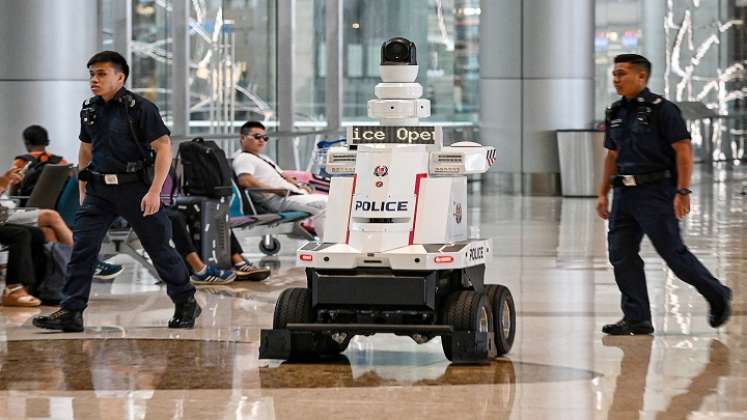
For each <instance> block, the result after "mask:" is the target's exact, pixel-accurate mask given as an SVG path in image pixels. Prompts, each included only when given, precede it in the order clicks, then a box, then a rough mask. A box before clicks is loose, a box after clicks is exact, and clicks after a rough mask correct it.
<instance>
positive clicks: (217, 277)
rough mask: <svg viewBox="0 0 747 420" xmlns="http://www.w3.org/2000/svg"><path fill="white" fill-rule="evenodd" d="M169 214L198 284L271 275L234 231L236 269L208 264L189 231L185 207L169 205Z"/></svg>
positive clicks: (176, 240) (176, 243)
mask: <svg viewBox="0 0 747 420" xmlns="http://www.w3.org/2000/svg"><path fill="white" fill-rule="evenodd" d="M165 210H166V214H168V216H169V219H171V229H172V236H171V239H172V240H173V241H174V246H175V247H176V250H177V251H178V252H179V254H181V255H182V257H184V259H185V260H186V261H187V265H188V266H189V268H190V269H191V270H192V276H191V280H192V283H194V284H227V283H231V282H232V281H234V280H249V281H262V280H264V279H266V278H267V277H269V276H270V269H269V268H262V267H257V266H255V265H253V264H252V263H251V262H249V261H248V260H247V259H245V258H244V257H243V256H242V255H241V254H242V252H243V251H242V249H241V244H239V241H238V240H237V239H236V237H235V236H234V234H233V232H231V263H233V270H223V269H220V268H218V267H215V266H213V265H210V264H205V263H204V262H203V261H202V259H201V258H200V254H199V253H198V252H197V248H196V247H195V244H194V242H193V241H192V238H191V237H190V235H189V228H188V226H187V218H186V217H185V215H184V213H182V212H181V211H179V210H177V209H175V208H172V207H167V208H165Z"/></svg>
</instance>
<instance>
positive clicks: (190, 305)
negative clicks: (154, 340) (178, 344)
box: [169, 297, 202, 328]
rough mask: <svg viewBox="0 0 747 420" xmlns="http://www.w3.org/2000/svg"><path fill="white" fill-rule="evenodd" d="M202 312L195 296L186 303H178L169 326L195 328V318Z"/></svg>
mask: <svg viewBox="0 0 747 420" xmlns="http://www.w3.org/2000/svg"><path fill="white" fill-rule="evenodd" d="M201 313H202V309H200V305H198V304H197V301H196V300H195V298H194V297H191V298H189V300H188V301H186V302H184V303H177V304H176V308H175V309H174V317H173V318H171V320H169V328H194V327H195V320H196V319H197V317H198V316H200V314H201Z"/></svg>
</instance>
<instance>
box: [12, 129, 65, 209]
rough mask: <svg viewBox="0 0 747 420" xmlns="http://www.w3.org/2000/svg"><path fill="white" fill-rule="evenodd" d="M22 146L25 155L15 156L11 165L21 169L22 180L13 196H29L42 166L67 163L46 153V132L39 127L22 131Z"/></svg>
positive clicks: (47, 142)
mask: <svg viewBox="0 0 747 420" xmlns="http://www.w3.org/2000/svg"><path fill="white" fill-rule="evenodd" d="M22 136H23V145H24V147H26V151H27V152H28V153H26V154H25V155H20V156H16V160H15V161H14V162H13V165H14V166H15V167H16V168H19V169H21V168H23V171H22V176H23V180H22V181H21V182H20V184H19V186H18V190H17V191H15V195H22V196H29V195H31V191H32V190H33V189H34V186H35V185H36V182H37V181H38V180H39V175H41V171H42V170H43V169H44V165H47V164H50V165H65V164H67V162H66V161H65V159H63V158H62V156H58V155H55V154H52V153H48V152H47V146H49V136H48V134H47V130H45V129H44V127H42V126H40V125H30V126H28V127H26V129H24V130H23V133H22Z"/></svg>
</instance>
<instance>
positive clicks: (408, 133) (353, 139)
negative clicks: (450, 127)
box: [348, 125, 440, 144]
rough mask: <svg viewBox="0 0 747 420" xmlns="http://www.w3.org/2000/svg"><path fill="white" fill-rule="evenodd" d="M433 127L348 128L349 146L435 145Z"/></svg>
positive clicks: (435, 134)
mask: <svg viewBox="0 0 747 420" xmlns="http://www.w3.org/2000/svg"><path fill="white" fill-rule="evenodd" d="M439 134H440V130H438V129H437V128H436V127H434V126H407V127H398V126H378V125H376V126H354V127H350V128H348V143H349V144H436V136H437V135H439Z"/></svg>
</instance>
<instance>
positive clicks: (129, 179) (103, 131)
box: [33, 51, 200, 332]
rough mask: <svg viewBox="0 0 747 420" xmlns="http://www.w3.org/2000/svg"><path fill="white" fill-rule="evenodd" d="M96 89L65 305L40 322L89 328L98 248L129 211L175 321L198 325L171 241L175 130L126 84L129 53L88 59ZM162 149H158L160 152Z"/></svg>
mask: <svg viewBox="0 0 747 420" xmlns="http://www.w3.org/2000/svg"><path fill="white" fill-rule="evenodd" d="M87 66H88V71H89V75H90V77H89V79H90V87H91V91H92V92H93V94H94V95H96V96H94V97H92V98H90V99H88V100H86V101H85V102H84V104H83V109H82V111H81V130H80V136H79V137H80V142H81V143H80V152H79V156H78V159H79V165H80V168H82V170H81V171H80V175H79V183H80V201H81V208H80V210H79V211H78V213H77V214H76V215H75V229H74V238H75V245H74V247H73V253H72V256H71V259H70V263H69V265H68V272H67V279H66V282H65V286H64V289H63V300H62V302H61V303H60V310H58V311H57V312H54V313H53V314H51V315H48V316H39V317H36V318H34V320H33V324H34V326H36V327H39V328H47V329H52V330H62V331H66V332H79V331H83V310H84V309H85V308H86V306H87V303H88V295H89V293H90V291H91V280H92V277H93V273H94V269H95V265H96V264H95V263H96V255H98V252H99V249H100V248H101V241H102V240H103V238H104V235H106V232H107V231H108V229H109V226H110V225H111V224H112V222H113V221H114V219H115V218H117V217H118V216H121V217H123V218H124V219H125V220H127V222H128V223H129V224H130V226H131V227H132V229H133V230H134V231H135V233H136V234H137V236H138V238H139V239H140V242H141V243H142V244H143V248H145V250H146V251H147V252H148V255H150V257H151V259H152V260H153V264H154V265H155V267H156V270H157V271H158V275H159V276H160V277H161V279H162V280H163V281H164V282H165V283H166V286H167V287H166V292H167V294H168V295H169V297H170V298H171V300H172V301H173V302H174V304H175V305H176V310H175V312H174V316H173V318H172V319H171V320H170V321H169V328H192V327H194V323H195V319H196V318H197V317H198V316H199V315H200V307H199V305H198V304H197V302H196V301H195V299H194V294H195V289H194V286H192V284H191V283H190V281H189V276H188V272H187V267H186V266H185V265H184V262H183V261H182V259H181V257H180V256H179V254H178V253H177V252H176V250H174V249H173V248H171V247H170V246H169V240H170V235H171V224H170V222H169V219H168V217H167V216H166V214H165V213H164V211H163V210H162V209H161V208H160V204H161V198H160V193H161V187H162V185H163V182H164V180H165V179H166V175H167V172H168V170H169V166H170V164H171V140H170V138H169V134H170V133H169V130H168V129H167V128H166V126H165V125H164V123H163V121H162V120H161V116H160V115H159V113H158V108H157V107H156V106H155V105H154V104H153V103H151V102H149V101H148V100H146V99H145V98H143V97H141V96H138V95H136V94H134V93H132V92H130V91H128V90H127V89H125V88H124V83H125V81H126V80H127V76H128V75H129V66H128V65H127V62H126V61H125V59H124V57H122V56H121V55H120V54H118V53H116V52H113V51H103V52H100V53H97V54H96V55H94V56H93V57H92V58H91V59H90V60H89V61H88V64H87ZM154 155H155V156H154Z"/></svg>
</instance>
